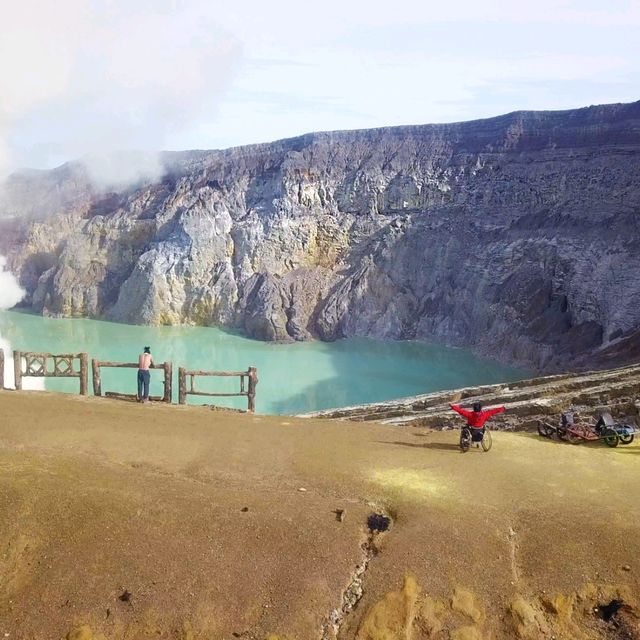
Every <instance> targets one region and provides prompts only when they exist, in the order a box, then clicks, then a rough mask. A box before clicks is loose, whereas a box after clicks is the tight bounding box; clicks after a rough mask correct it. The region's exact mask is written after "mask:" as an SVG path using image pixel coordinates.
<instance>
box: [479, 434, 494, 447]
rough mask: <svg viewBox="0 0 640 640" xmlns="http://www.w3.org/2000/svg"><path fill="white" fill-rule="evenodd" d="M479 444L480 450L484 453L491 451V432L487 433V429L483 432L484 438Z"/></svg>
mask: <svg viewBox="0 0 640 640" xmlns="http://www.w3.org/2000/svg"><path fill="white" fill-rule="evenodd" d="M480 444H481V446H482V450H483V451H485V452H486V451H489V449H491V446H492V445H493V438H492V437H491V431H489V429H485V430H484V437H483V438H482V441H481V442H480Z"/></svg>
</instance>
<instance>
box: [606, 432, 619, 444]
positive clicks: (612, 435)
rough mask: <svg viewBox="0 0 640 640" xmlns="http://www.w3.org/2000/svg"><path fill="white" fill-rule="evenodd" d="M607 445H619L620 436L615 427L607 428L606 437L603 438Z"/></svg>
mask: <svg viewBox="0 0 640 640" xmlns="http://www.w3.org/2000/svg"><path fill="white" fill-rule="evenodd" d="M602 439H603V440H604V443H605V444H606V445H607V447H617V446H618V442H619V438H618V434H617V433H616V432H615V431H614V430H613V429H605V430H604V437H603V438H602Z"/></svg>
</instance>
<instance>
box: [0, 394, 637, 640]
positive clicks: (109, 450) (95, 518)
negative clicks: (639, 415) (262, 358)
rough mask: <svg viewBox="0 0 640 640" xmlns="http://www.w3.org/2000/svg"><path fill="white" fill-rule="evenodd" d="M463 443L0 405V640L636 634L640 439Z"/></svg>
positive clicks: (144, 413) (136, 412) (395, 430)
mask: <svg viewBox="0 0 640 640" xmlns="http://www.w3.org/2000/svg"><path fill="white" fill-rule="evenodd" d="M457 438H458V432H457V431H443V432H440V431H432V430H430V429H425V428H415V427H404V428H400V427H392V426H383V425H379V424H372V423H367V424H361V423H348V422H335V421H328V420H324V421H322V420H308V419H299V418H287V417H265V416H247V415H241V414H235V413H226V412H214V411H211V410H209V409H207V408H202V407H176V406H172V407H169V406H163V405H155V404H154V405H136V404H128V403H121V402H118V401H112V400H107V399H98V398H80V397H76V396H67V395H56V394H52V393H45V392H24V393H16V392H0V639H2V638H8V639H9V640H14V639H20V640H40V639H42V640H48V639H54V640H58V639H61V638H69V639H70V640H92V639H95V640H105V639H107V640H125V639H126V640H138V639H140V640H142V639H150V638H167V639H168V638H172V639H173V638H177V639H180V640H201V639H207V640H222V639H229V640H232V639H233V638H243V639H255V640H264V639H267V638H268V639H269V640H276V639H277V640H285V639H286V640H294V639H295V640H315V639H321V638H322V639H324V640H329V639H331V638H334V637H335V634H336V633H337V637H338V638H339V639H340V640H346V639H352V638H355V639H357V640H426V639H436V640H445V639H451V640H489V639H499V638H522V639H525V640H537V639H539V638H548V639H551V638H556V639H558V640H560V639H567V640H582V639H584V640H587V639H591V638H612V639H613V638H640V630H639V624H640V618H639V616H640V604H639V600H640V556H639V552H640V536H639V534H640V526H639V523H640V518H639V516H640V446H638V444H637V443H633V444H632V445H630V446H627V447H622V446H620V447H618V448H616V449H609V448H607V447H605V446H604V445H602V444H598V443H595V444H582V445H577V446H576V445H570V444H565V443H559V442H554V441H551V440H545V439H542V438H539V437H538V436H535V435H528V434H516V433H511V434H510V433H494V437H493V440H494V446H493V449H492V450H491V451H490V452H489V453H484V452H482V451H481V450H475V449H472V450H471V451H469V452H468V453H465V454H462V453H461V452H460V451H459V450H458V447H457ZM341 510H342V511H343V513H342V517H341V516H340V515H339V512H340V511H341ZM373 513H380V514H383V515H386V516H389V517H390V518H391V522H390V528H389V529H388V531H386V532H382V533H371V532H370V531H369V529H368V526H367V519H368V517H369V516H370V515H371V514H373ZM614 600H618V601H621V602H622V606H621V607H620V608H619V609H618V610H617V612H616V613H615V615H613V617H612V618H611V620H610V621H608V622H607V621H604V620H603V619H602V616H604V617H607V613H608V612H609V610H608V609H600V610H598V611H596V609H597V607H598V606H602V605H606V604H609V603H611V602H612V601H614ZM615 608H616V607H615V606H614V609H615Z"/></svg>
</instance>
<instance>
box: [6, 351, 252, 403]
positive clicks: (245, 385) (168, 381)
mask: <svg viewBox="0 0 640 640" xmlns="http://www.w3.org/2000/svg"><path fill="white" fill-rule="evenodd" d="M23 360H24V363H25V367H24V371H23V370H22V369H23V367H22V363H23ZM76 360H77V361H78V367H77V369H76V368H74V364H75V361H76ZM4 366H5V353H4V350H3V349H0V389H5V379H4ZM103 367H108V368H119V369H121V368H127V369H138V364H137V363H135V362H108V361H103V360H96V359H95V358H94V359H93V360H91V369H92V378H93V393H94V395H96V396H102V395H103V391H102V378H101V370H102V368H103ZM152 368H153V369H156V370H159V369H161V370H162V371H163V372H164V380H163V385H164V394H163V395H162V396H152V397H151V400H155V401H156V402H167V403H169V404H171V402H172V392H173V389H172V378H173V364H172V363H171V362H163V363H162V364H156V365H153V367H152ZM13 371H14V376H15V387H16V390H18V391H20V390H22V379H23V378H28V377H36V378H78V379H79V380H80V394H81V395H83V396H86V395H87V387H88V356H87V354H86V353H69V354H60V355H56V354H52V353H36V352H32V351H14V352H13ZM198 376H202V377H225V378H229V377H236V378H240V390H239V391H238V392H237V393H217V392H216V393H214V392H209V391H198V390H197V389H196V381H195V379H196V377H198ZM187 378H189V386H188V387H187ZM132 383H133V381H132ZM136 384H137V382H136ZM178 385H179V388H178V402H179V403H180V404H186V402H187V396H189V395H192V396H208V397H237V396H246V398H247V410H248V411H249V412H251V413H253V412H255V410H256V386H257V385H258V370H257V369H256V368H255V367H249V369H247V371H188V370H187V369H185V368H184V367H180V369H179V370H178ZM104 395H105V396H106V397H109V398H120V399H122V400H135V399H136V398H137V394H134V393H119V392H115V391H105V392H104Z"/></svg>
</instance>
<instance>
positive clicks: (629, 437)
mask: <svg viewBox="0 0 640 640" xmlns="http://www.w3.org/2000/svg"><path fill="white" fill-rule="evenodd" d="M618 437H619V438H620V444H631V443H632V442H633V433H626V434H624V435H620V436H618Z"/></svg>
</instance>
